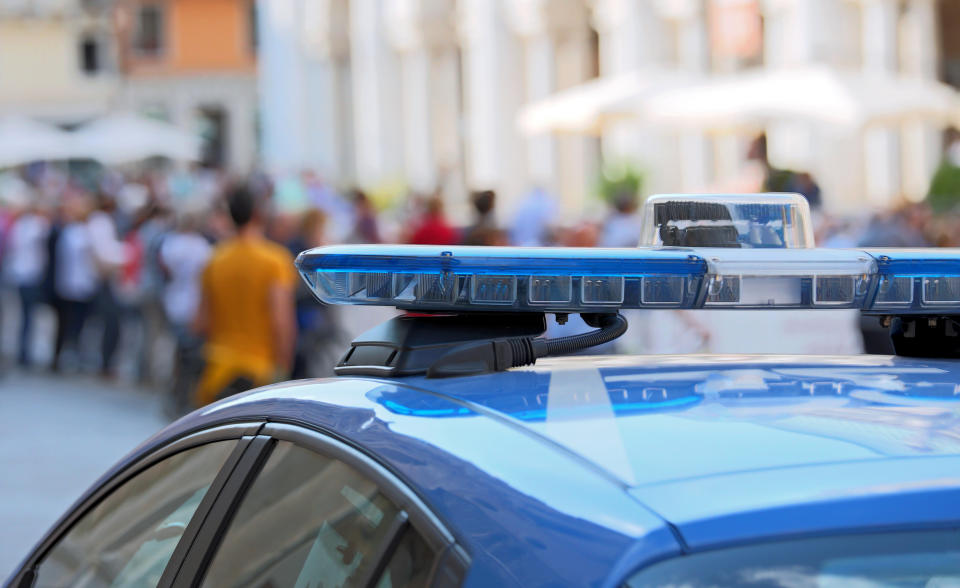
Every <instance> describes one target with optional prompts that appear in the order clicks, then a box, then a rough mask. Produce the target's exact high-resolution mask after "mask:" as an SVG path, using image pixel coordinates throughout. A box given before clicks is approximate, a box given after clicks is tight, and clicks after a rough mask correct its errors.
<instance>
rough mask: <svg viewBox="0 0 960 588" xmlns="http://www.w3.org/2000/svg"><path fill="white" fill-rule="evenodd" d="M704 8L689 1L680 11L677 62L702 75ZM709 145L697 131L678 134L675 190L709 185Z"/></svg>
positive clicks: (705, 64)
mask: <svg viewBox="0 0 960 588" xmlns="http://www.w3.org/2000/svg"><path fill="white" fill-rule="evenodd" d="M705 12H706V11H704V10H703V9H702V5H700V4H693V7H692V9H691V10H690V11H688V12H686V13H683V14H680V15H679V18H678V21H677V27H678V30H679V39H678V41H679V50H678V60H677V61H678V65H679V66H680V67H681V68H682V69H684V70H687V71H690V72H697V73H703V74H705V73H706V72H707V69H708V56H709V53H708V50H707V49H708V48H707V27H706V14H705ZM709 149H710V144H709V141H708V139H707V136H706V135H705V134H704V133H703V132H700V131H684V132H682V133H680V149H679V157H680V177H679V178H676V179H677V182H678V183H677V186H676V188H675V190H676V191H678V192H680V191H683V192H703V191H705V190H706V189H707V187H708V186H709V184H710V175H711V174H710V170H709V169H708V166H709V161H710V158H709Z"/></svg>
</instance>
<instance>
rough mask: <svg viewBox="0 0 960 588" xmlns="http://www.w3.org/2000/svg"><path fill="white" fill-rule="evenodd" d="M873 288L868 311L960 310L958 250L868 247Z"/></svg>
mask: <svg viewBox="0 0 960 588" xmlns="http://www.w3.org/2000/svg"><path fill="white" fill-rule="evenodd" d="M867 253H869V254H870V255H871V256H873V258H874V259H876V260H877V274H878V279H877V290H876V293H875V295H874V296H873V300H872V303H871V304H870V305H869V306H868V307H866V308H865V310H866V311H868V312H870V313H871V314H931V313H934V314H938V313H939V314H950V313H960V249H871V250H869V251H867Z"/></svg>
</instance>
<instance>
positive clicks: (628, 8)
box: [591, 0, 676, 191]
mask: <svg viewBox="0 0 960 588" xmlns="http://www.w3.org/2000/svg"><path fill="white" fill-rule="evenodd" d="M591 4H592V7H593V21H594V27H595V28H596V30H597V33H598V34H599V36H600V75H601V76H615V75H617V74H622V73H627V72H630V71H634V70H641V71H642V70H644V69H650V68H651V67H656V66H658V65H663V58H664V55H663V51H662V48H663V43H662V33H663V30H662V29H663V21H662V19H661V18H660V16H659V14H658V12H657V9H656V5H655V4H654V3H653V2H648V1H646V0H591ZM671 138H672V134H671V133H664V132H658V131H655V130H652V129H649V128H644V125H642V124H640V123H638V122H632V121H625V122H620V123H616V124H613V125H610V126H609V127H608V128H607V129H605V131H604V134H603V140H602V149H603V157H604V159H605V160H607V161H613V162H619V161H628V162H632V163H635V164H639V165H640V166H641V167H642V168H643V169H644V170H646V171H648V172H651V173H650V174H649V175H648V178H647V179H648V186H647V190H648V191H675V186H674V183H675V181H676V179H675V175H673V174H669V173H667V174H664V173H662V172H660V170H665V169H668V167H669V161H668V160H669V159H670V157H671V152H672V151H673V147H672V146H668V145H673V146H675V141H672V142H671V141H670V139H671ZM665 146H666V147H665Z"/></svg>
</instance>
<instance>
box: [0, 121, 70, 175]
mask: <svg viewBox="0 0 960 588" xmlns="http://www.w3.org/2000/svg"><path fill="white" fill-rule="evenodd" d="M72 147H73V143H72V136H71V134H70V133H68V132H67V131H63V130H61V129H59V128H58V127H55V126H53V125H48V124H45V123H42V122H39V121H36V120H33V119H29V118H26V117H22V116H15V115H10V116H5V117H3V118H0V167H12V166H17V165H22V164H26V163H30V162H32V161H51V160H57V159H68V158H70V157H71V154H72Z"/></svg>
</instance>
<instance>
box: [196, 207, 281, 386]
mask: <svg viewBox="0 0 960 588" xmlns="http://www.w3.org/2000/svg"><path fill="white" fill-rule="evenodd" d="M227 205H228V207H229V209H230V217H231V218H232V219H233V223H234V225H235V226H236V228H237V234H236V236H235V237H233V238H231V239H228V240H226V241H224V242H222V243H221V244H220V245H218V246H217V247H216V249H215V250H214V252H213V255H212V257H211V259H210V263H209V264H207V267H206V269H204V271H203V276H202V278H201V300H200V306H199V308H198V314H197V319H196V322H195V326H196V328H197V330H198V331H199V332H201V333H203V334H205V335H206V338H207V347H206V358H207V364H206V368H205V369H204V373H203V376H202V377H201V379H200V384H199V386H198V389H197V401H198V403H200V404H201V405H202V404H207V403H209V402H212V401H213V400H214V399H216V397H217V396H218V395H220V394H221V393H223V392H224V391H225V390H231V388H232V387H234V386H235V384H236V382H238V381H240V382H245V383H246V385H247V386H259V385H263V384H268V383H270V382H273V381H276V380H279V379H283V378H284V377H285V376H286V375H287V372H288V370H289V369H290V366H291V362H292V359H293V346H294V340H295V337H296V333H295V329H296V326H295V320H294V310H293V309H294V306H293V292H294V284H295V282H296V279H297V278H296V272H295V270H294V267H293V259H292V258H291V256H290V253H288V252H287V250H286V249H284V248H283V247H281V246H280V245H277V244H275V243H272V242H270V241H268V240H267V239H266V238H265V237H264V235H263V220H264V219H263V217H262V211H261V208H260V206H259V203H258V201H257V199H256V198H255V197H254V195H253V194H252V193H251V192H250V191H249V190H247V189H245V188H237V189H234V190H233V191H231V193H230V194H229V196H228V198H227Z"/></svg>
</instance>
